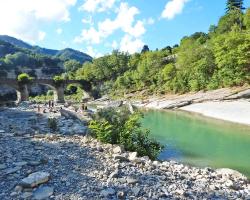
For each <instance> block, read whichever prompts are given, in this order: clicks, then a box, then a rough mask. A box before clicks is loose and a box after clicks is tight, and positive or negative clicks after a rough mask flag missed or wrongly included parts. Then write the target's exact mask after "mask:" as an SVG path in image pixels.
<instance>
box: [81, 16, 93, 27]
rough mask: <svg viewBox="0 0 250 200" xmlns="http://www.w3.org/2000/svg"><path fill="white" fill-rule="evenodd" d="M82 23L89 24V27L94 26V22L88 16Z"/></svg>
mask: <svg viewBox="0 0 250 200" xmlns="http://www.w3.org/2000/svg"><path fill="white" fill-rule="evenodd" d="M82 23H84V24H89V25H91V26H93V25H94V22H93V18H92V16H90V17H89V18H88V19H85V18H84V19H82Z"/></svg>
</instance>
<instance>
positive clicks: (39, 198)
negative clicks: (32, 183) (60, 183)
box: [33, 186, 54, 200]
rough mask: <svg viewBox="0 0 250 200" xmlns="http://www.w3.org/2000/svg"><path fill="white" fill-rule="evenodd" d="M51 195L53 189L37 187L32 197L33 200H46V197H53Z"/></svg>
mask: <svg viewBox="0 0 250 200" xmlns="http://www.w3.org/2000/svg"><path fill="white" fill-rule="evenodd" d="M53 193H54V188H53V187H48V186H44V187H39V188H38V189H37V190H36V191H35V192H34V193H33V197H34V199H35V200H43V199H47V198H48V197H50V196H51V195H53Z"/></svg>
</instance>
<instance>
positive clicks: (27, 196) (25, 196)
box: [21, 192, 32, 199]
mask: <svg viewBox="0 0 250 200" xmlns="http://www.w3.org/2000/svg"><path fill="white" fill-rule="evenodd" d="M31 196H32V192H24V193H23V194H22V195H21V198H22V199H28V198H30V197H31Z"/></svg>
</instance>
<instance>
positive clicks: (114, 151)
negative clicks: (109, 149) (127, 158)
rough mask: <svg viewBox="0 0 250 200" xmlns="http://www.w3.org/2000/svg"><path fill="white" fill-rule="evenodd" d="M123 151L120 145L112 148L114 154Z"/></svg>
mask: <svg viewBox="0 0 250 200" xmlns="http://www.w3.org/2000/svg"><path fill="white" fill-rule="evenodd" d="M123 152H124V148H122V147H121V146H117V147H115V148H113V153H114V154H119V153H123Z"/></svg>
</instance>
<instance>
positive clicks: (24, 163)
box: [14, 161, 28, 167]
mask: <svg viewBox="0 0 250 200" xmlns="http://www.w3.org/2000/svg"><path fill="white" fill-rule="evenodd" d="M27 164H28V163H27V162H25V161H22V162H15V163H14V165H15V166H19V167H22V166H24V165H27Z"/></svg>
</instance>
